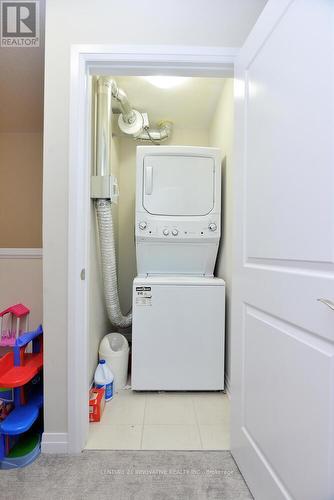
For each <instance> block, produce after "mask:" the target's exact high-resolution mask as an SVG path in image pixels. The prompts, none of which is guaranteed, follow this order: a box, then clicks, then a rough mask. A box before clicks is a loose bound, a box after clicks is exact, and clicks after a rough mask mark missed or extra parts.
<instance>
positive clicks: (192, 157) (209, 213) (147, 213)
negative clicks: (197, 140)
mask: <svg viewBox="0 0 334 500" xmlns="http://www.w3.org/2000/svg"><path fill="white" fill-rule="evenodd" d="M220 163H221V161H220V151H219V149H217V148H205V147H194V146H138V147H137V181H136V185H137V187H136V253H137V271H138V275H145V274H150V275H151V274H174V275H175V274H182V275H198V276H200V275H202V276H203V275H206V276H213V270H214V265H215V260H216V257H217V251H218V245H219V239H220V212H221V166H220Z"/></svg>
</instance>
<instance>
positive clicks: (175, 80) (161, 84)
mask: <svg viewBox="0 0 334 500" xmlns="http://www.w3.org/2000/svg"><path fill="white" fill-rule="evenodd" d="M142 78H144V79H145V80H146V81H148V82H149V83H151V84H152V85H154V86H155V87H158V88H159V89H171V88H173V87H177V86H179V85H181V84H182V83H185V81H186V80H187V78H186V77H185V76H166V75H161V76H160V75H152V76H143V77H142Z"/></svg>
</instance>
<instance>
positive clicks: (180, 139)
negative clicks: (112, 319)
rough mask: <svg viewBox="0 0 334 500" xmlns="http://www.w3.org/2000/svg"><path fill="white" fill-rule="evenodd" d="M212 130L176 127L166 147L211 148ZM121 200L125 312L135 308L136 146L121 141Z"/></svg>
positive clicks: (120, 227)
mask: <svg viewBox="0 0 334 500" xmlns="http://www.w3.org/2000/svg"><path fill="white" fill-rule="evenodd" d="M208 140H209V137H208V131H207V130H194V129H178V128H174V130H173V134H172V136H171V139H170V140H168V142H166V143H164V144H168V145H172V144H173V145H188V146H208ZM120 142H121V152H120V171H119V172H120V173H119V175H120V176H119V181H120V200H119V233H118V248H119V267H118V270H119V272H118V276H119V285H120V286H119V291H120V302H121V307H122V311H123V313H125V312H127V311H129V309H130V308H131V296H132V281H133V278H134V277H135V276H136V251H135V241H134V231H135V227H134V224H135V193H136V143H135V141H133V140H132V139H130V138H126V137H122V138H121V141H120Z"/></svg>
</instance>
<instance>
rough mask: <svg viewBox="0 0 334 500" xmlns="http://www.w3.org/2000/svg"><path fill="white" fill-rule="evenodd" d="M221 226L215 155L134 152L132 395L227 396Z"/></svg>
mask: <svg viewBox="0 0 334 500" xmlns="http://www.w3.org/2000/svg"><path fill="white" fill-rule="evenodd" d="M220 218H221V159H220V152H219V150H218V149H216V148H205V147H190V146H138V147H137V178H136V231H135V235H136V254H137V272H138V276H137V277H136V278H135V280H134V283H133V326H132V388H133V389H134V390H138V391H140V390H165V391H214V390H222V389H224V338H225V335H224V324H225V283H224V281H223V280H222V279H219V278H215V277H214V275H213V273H214V266H215V261H216V257H217V252H218V246H219V240H220V227H221V224H220Z"/></svg>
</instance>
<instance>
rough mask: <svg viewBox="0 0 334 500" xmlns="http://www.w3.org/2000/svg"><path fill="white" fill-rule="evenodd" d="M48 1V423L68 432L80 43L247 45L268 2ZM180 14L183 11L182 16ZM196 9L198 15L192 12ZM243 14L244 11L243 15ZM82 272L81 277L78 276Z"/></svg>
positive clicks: (49, 430)
mask: <svg viewBox="0 0 334 500" xmlns="http://www.w3.org/2000/svg"><path fill="white" fill-rule="evenodd" d="M246 3H247V6H245V2H243V4H242V5H243V6H242V7H241V5H240V3H239V4H238V5H239V7H238V8H239V10H238V9H233V8H231V2H230V0H214V1H212V2H210V8H208V2H207V0H183V1H182V2H180V0H169V1H168V2H167V3H165V4H164V5H163V8H162V9H156V1H153V0H142V1H141V2H134V1H133V0H123V1H122V2H119V1H116V0H96V1H95V2H94V3H93V2H92V1H91V0H71V1H70V2H69V1H68V0H48V4H47V9H46V33H47V37H46V45H45V107H44V179H43V181H44V197H43V198H44V212H43V215H44V226H43V243H44V245H43V246H44V258H43V263H44V267H43V279H44V324H45V330H46V335H45V385H46V397H45V405H44V408H45V430H46V433H66V432H67V382H68V381H67V345H68V334H70V333H71V332H67V317H68V314H67V313H68V310H67V304H68V297H67V261H68V254H67V248H68V245H67V243H68V241H67V235H68V222H67V221H68V177H69V173H68V157H69V125H68V124H69V104H70V103H69V90H70V70H71V67H70V55H71V46H72V44H135V45H137V46H140V45H141V44H144V45H145V44H148V45H174V44H176V45H189V46H192V45H195V46H196V45H197V46H225V47H228V46H230V47H238V46H240V45H241V44H242V43H243V41H244V39H245V37H246V36H247V34H248V33H249V31H250V29H251V27H252V25H253V24H254V22H255V20H256V19H257V17H258V15H259V13H260V11H261V10H262V8H263V4H264V2H263V1H261V0H254V1H252V2H251V1H250V0H249V1H248V2H246ZM234 4H235V2H233V5H234ZM175 13H177V15H175ZM190 13H191V15H190ZM240 13H242V15H240ZM78 279H79V277H78Z"/></svg>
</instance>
